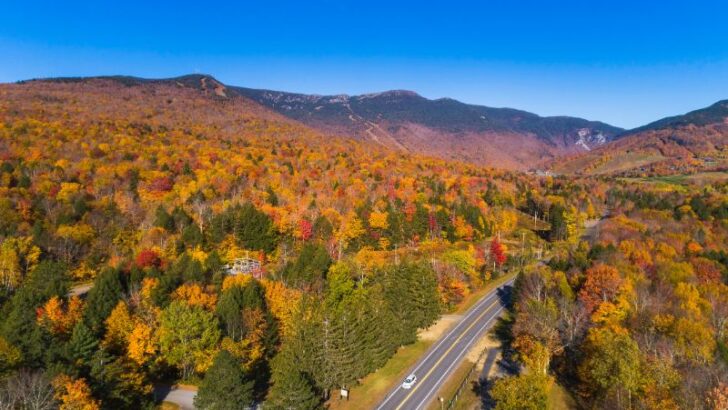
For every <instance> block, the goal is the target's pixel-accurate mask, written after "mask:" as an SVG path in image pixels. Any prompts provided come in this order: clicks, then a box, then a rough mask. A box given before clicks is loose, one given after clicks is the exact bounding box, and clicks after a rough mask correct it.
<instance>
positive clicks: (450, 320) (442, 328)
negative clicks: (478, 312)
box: [417, 315, 463, 340]
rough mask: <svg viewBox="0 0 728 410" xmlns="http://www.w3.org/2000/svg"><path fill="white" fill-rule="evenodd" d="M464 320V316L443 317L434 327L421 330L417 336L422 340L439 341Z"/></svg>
mask: <svg viewBox="0 0 728 410" xmlns="http://www.w3.org/2000/svg"><path fill="white" fill-rule="evenodd" d="M462 318H463V316H462V315H442V317H440V319H439V320H438V321H437V322H435V324H434V325H432V326H430V327H428V328H427V329H421V330H420V331H419V332H418V334H417V335H418V336H419V339H420V340H438V339H440V337H441V336H442V335H444V334H445V333H446V332H447V331H448V330H450V329H452V327H453V326H455V325H456V324H457V323H458V322H459V321H460V320H461V319H462Z"/></svg>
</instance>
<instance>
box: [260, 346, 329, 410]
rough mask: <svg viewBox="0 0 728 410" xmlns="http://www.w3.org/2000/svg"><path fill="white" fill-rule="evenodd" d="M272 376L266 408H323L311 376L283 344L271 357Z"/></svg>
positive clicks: (308, 409)
mask: <svg viewBox="0 0 728 410" xmlns="http://www.w3.org/2000/svg"><path fill="white" fill-rule="evenodd" d="M272 368H273V377H272V379H271V388H270V390H269V391H268V398H267V400H266V402H265V408H266V409H273V410H290V409H296V410H314V409H320V408H323V407H322V405H321V398H320V395H318V394H317V393H316V391H315V388H314V384H313V382H312V381H311V378H310V377H309V376H308V375H307V374H306V373H304V372H302V371H301V370H300V368H299V366H297V360H296V357H295V355H294V354H293V352H292V351H291V349H289V348H288V347H286V346H284V347H283V348H282V349H281V352H280V353H279V354H278V355H277V356H276V357H275V358H274V359H273V363H272Z"/></svg>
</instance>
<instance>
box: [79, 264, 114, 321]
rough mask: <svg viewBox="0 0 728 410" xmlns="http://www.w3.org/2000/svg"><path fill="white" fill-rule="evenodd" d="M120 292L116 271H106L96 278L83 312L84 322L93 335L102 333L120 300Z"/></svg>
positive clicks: (110, 269)
mask: <svg viewBox="0 0 728 410" xmlns="http://www.w3.org/2000/svg"><path fill="white" fill-rule="evenodd" d="M122 292H123V288H122V286H121V280H120V278H119V271H117V270H116V269H112V268H109V269H106V270H104V271H102V272H101V273H100V274H99V276H98V277H97V278H96V281H95V282H94V287H93V288H91V290H90V291H89V293H88V300H87V302H86V310H85V311H84V321H85V322H86V324H87V325H88V326H89V328H90V329H91V330H92V331H93V332H94V333H96V334H101V333H103V329H104V322H105V321H106V318H107V317H109V315H110V314H111V311H112V310H114V307H116V304H117V303H118V302H119V300H120V299H121V295H122Z"/></svg>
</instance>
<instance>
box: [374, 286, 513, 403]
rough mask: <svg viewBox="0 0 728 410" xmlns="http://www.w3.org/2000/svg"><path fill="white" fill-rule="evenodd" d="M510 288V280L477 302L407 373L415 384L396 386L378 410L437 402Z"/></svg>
mask: <svg viewBox="0 0 728 410" xmlns="http://www.w3.org/2000/svg"><path fill="white" fill-rule="evenodd" d="M512 284H513V279H511V280H509V281H508V282H506V283H505V284H503V285H502V286H501V287H500V288H498V289H496V290H493V291H492V292H491V293H489V294H487V295H485V296H484V297H483V298H482V299H481V300H480V301H478V303H477V304H475V306H473V307H472V308H471V309H470V310H469V311H468V312H467V313H466V314H465V315H464V316H463V319H462V320H461V321H460V323H458V324H457V325H455V327H453V328H452V329H451V330H450V331H449V332H448V333H447V334H445V335H444V336H443V337H442V338H441V339H440V340H439V341H438V342H437V343H435V344H434V345H433V346H432V347H431V348H430V349H429V350H428V351H427V353H426V354H425V357H423V358H422V359H420V361H419V362H418V363H417V364H416V365H415V366H414V368H413V369H412V370H411V371H410V372H409V373H414V374H415V375H416V376H417V383H415V385H414V386H413V387H412V388H411V389H409V390H405V389H403V388H402V385H401V384H399V385H398V386H397V387H396V388H394V389H393V390H392V391H391V392H390V393H389V395H387V398H386V399H384V401H383V402H382V403H381V404H380V405H379V407H377V409H380V410H420V409H426V408H427V406H428V405H429V404H430V403H431V402H432V401H433V400H436V399H437V398H436V397H435V396H436V395H437V392H438V391H439V390H440V388H441V387H442V385H443V384H444V383H445V382H446V381H447V378H448V377H449V376H450V375H451V374H452V373H453V372H454V371H455V370H456V369H457V367H458V365H460V363H462V361H463V359H464V358H465V355H466V354H467V353H468V351H469V350H470V348H471V347H472V346H473V344H474V343H475V342H477V341H478V339H480V337H481V336H483V334H484V333H485V332H486V331H487V330H488V329H490V328H491V327H492V326H493V324H495V321H496V318H497V317H498V316H499V315H500V313H501V312H502V311H503V309H504V306H503V298H504V295H505V293H506V292H504V291H505V288H506V287H510V286H511V285H512ZM409 373H408V374H409Z"/></svg>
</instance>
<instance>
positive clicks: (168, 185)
mask: <svg viewBox="0 0 728 410" xmlns="http://www.w3.org/2000/svg"><path fill="white" fill-rule="evenodd" d="M173 187H174V181H172V178H170V177H168V176H165V177H159V178H155V179H154V180H153V181H152V183H151V184H150V189H151V190H152V191H157V192H169V191H171V190H172V188H173Z"/></svg>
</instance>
